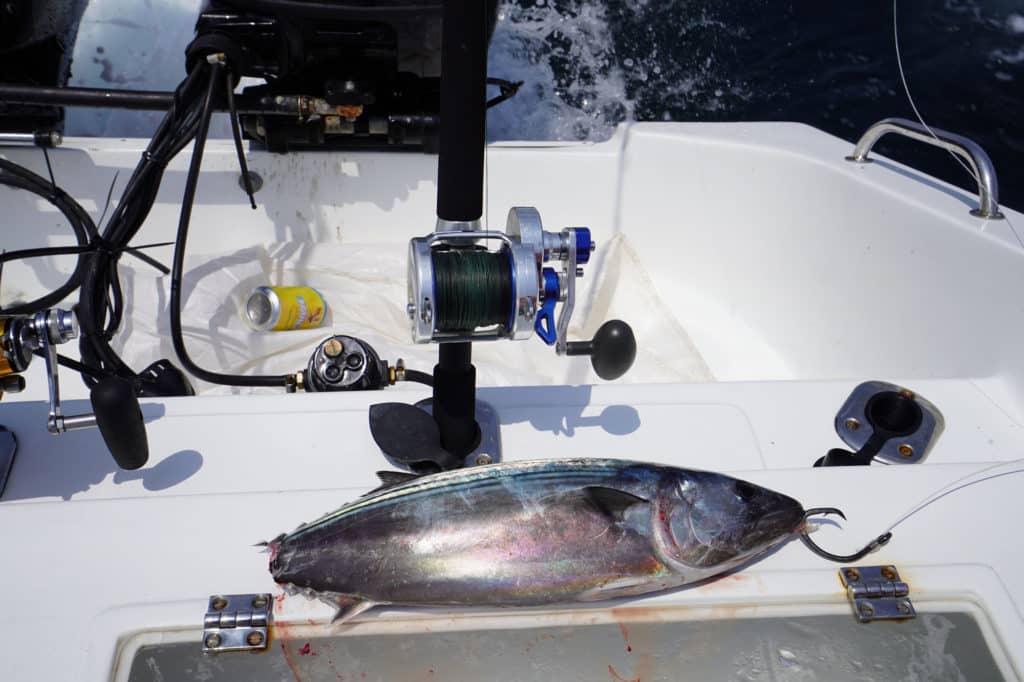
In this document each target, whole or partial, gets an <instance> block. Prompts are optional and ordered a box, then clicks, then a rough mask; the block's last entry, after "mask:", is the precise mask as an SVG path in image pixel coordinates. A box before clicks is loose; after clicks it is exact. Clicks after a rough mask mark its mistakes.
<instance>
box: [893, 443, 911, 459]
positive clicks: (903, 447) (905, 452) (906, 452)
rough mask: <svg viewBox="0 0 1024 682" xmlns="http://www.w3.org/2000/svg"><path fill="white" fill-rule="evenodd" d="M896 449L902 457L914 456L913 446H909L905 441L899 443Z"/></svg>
mask: <svg viewBox="0 0 1024 682" xmlns="http://www.w3.org/2000/svg"><path fill="white" fill-rule="evenodd" d="M896 450H897V451H898V452H899V453H900V455H901V456H903V457H913V456H914V448H912V447H910V446H909V445H907V444H906V443H900V446H899V447H898V448H896Z"/></svg>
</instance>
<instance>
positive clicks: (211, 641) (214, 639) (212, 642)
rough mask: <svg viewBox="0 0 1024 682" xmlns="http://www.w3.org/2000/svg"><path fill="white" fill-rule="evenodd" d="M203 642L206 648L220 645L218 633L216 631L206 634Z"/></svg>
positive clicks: (214, 647)
mask: <svg viewBox="0 0 1024 682" xmlns="http://www.w3.org/2000/svg"><path fill="white" fill-rule="evenodd" d="M203 644H204V645H205V646H206V648H207V649H216V648H217V647H219V646H220V635H218V634H217V633H216V632H212V633H210V634H208V635H207V636H206V639H204V640H203Z"/></svg>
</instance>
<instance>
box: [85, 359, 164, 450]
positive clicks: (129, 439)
mask: <svg viewBox="0 0 1024 682" xmlns="http://www.w3.org/2000/svg"><path fill="white" fill-rule="evenodd" d="M89 397H90V399H91V401H92V409H93V412H94V413H95V417H96V426H97V427H99V430H100V434H101V435H102V436H103V442H105V443H106V444H107V448H108V449H109V450H110V454H111V455H113V456H114V461H116V462H117V465H118V466H119V467H121V468H122V469H129V470H132V469H138V468H140V467H142V466H144V465H145V464H146V462H147V461H149V441H148V439H147V438H146V425H145V423H144V422H143V420H142V408H141V407H139V399H138V397H136V395H135V390H134V389H133V388H132V385H131V383H130V382H128V381H125V380H124V379H121V378H119V377H108V378H106V379H103V380H102V381H100V382H98V383H97V384H96V385H95V386H93V387H92V391H91V392H90V394H89Z"/></svg>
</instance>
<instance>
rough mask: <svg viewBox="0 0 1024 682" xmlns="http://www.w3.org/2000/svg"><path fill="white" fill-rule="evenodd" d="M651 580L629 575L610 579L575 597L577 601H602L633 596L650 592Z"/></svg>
mask: <svg viewBox="0 0 1024 682" xmlns="http://www.w3.org/2000/svg"><path fill="white" fill-rule="evenodd" d="M652 589H655V588H653V587H651V581H650V580H649V579H648V578H642V577H639V576H629V577H626V578H619V579H617V580H611V581H609V582H607V583H605V584H604V585H598V586H597V587H592V588H590V589H589V590H587V591H585V592H582V593H580V594H579V595H578V596H577V597H576V599H578V600H579V601H603V600H605V599H619V598H622V597H633V596H636V595H638V594H644V593H646V592H650V591H651V590H652Z"/></svg>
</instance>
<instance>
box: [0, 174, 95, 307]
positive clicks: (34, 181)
mask: <svg viewBox="0 0 1024 682" xmlns="http://www.w3.org/2000/svg"><path fill="white" fill-rule="evenodd" d="M0 184H2V185H6V186H8V187H15V188H18V189H23V190H26V191H28V192H32V193H33V194H35V195H37V196H39V197H41V198H42V199H44V200H46V201H47V202H49V203H50V204H52V205H53V206H55V207H56V208H57V209H58V210H59V211H60V212H61V213H62V214H64V217H65V218H67V220H68V223H69V224H70V226H71V231H72V232H73V233H74V236H75V241H76V242H78V245H77V246H67V247H61V246H55V247H45V248H37V249H20V250H17V251H8V252H6V253H4V254H2V255H0V267H2V266H3V264H4V263H7V262H10V261H13V260H19V259H22V258H41V257H47V256H57V255H78V256H79V258H78V262H77V263H76V264H75V269H74V271H72V273H71V275H70V276H69V277H68V279H67V281H65V282H64V284H62V285H61V286H59V287H57V288H56V289H54V290H53V291H51V292H50V293H48V294H46V295H45V296H40V297H39V298H36V299H34V300H31V301H27V302H24V303H20V304H18V305H13V306H10V307H8V308H0V313H2V314H4V315H27V314H32V313H36V312H39V311H40V310H44V309H46V308H50V307H53V306H54V305H56V304H57V303H59V302H61V301H63V300H64V299H65V298H67V297H68V296H69V295H71V294H72V293H73V292H74V291H75V289H77V288H78V287H79V286H80V285H81V282H82V279H83V277H84V275H85V267H86V263H85V261H84V259H83V258H82V257H81V254H82V253H83V252H84V251H85V250H86V249H87V248H88V246H89V244H90V243H91V242H92V241H93V240H94V239H95V238H96V236H97V229H96V224H95V223H93V221H92V218H90V217H89V214H88V213H86V211H85V209H84V208H82V206H81V204H79V203H78V202H77V201H75V200H74V199H72V198H71V197H70V196H69V195H68V194H67V193H66V192H65V191H64V190H62V189H60V188H59V187H57V186H56V185H54V184H53V182H52V181H50V180H47V179H45V178H43V177H41V176H39V175H36V174H35V173H33V172H32V171H30V170H28V169H27V168H22V167H21V166H19V165H18V164H16V163H13V162H11V161H8V160H6V159H0Z"/></svg>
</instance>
